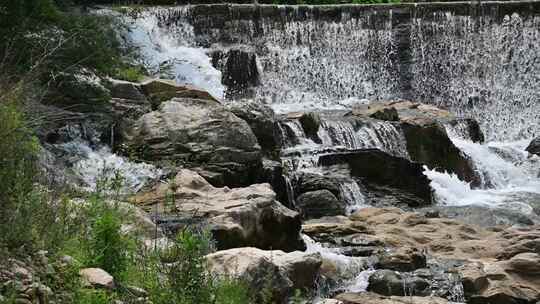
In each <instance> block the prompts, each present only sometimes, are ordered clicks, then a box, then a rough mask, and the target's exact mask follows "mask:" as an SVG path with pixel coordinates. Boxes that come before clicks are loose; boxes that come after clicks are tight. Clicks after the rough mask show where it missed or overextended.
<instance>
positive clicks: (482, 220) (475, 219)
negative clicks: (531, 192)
mask: <svg viewBox="0 0 540 304" xmlns="http://www.w3.org/2000/svg"><path fill="white" fill-rule="evenodd" d="M418 211H419V212H424V213H426V214H434V213H436V214H437V215H438V216H437V217H443V218H452V219H458V220H460V221H461V222H463V223H467V224H471V225H477V226H481V227H494V226H513V225H517V226H528V225H534V223H538V222H540V219H539V218H538V216H537V215H535V214H524V213H522V212H519V211H518V210H512V209H510V208H507V207H503V208H494V207H486V206H473V205H471V206H434V207H429V208H426V209H421V210H418Z"/></svg>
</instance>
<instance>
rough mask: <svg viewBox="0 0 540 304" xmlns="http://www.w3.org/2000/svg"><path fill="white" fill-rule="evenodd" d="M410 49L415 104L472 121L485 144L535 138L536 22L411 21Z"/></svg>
mask: <svg viewBox="0 0 540 304" xmlns="http://www.w3.org/2000/svg"><path fill="white" fill-rule="evenodd" d="M500 19H502V20H500ZM411 44H412V46H411V50H412V57H413V58H414V59H415V60H414V62H415V64H414V65H413V66H412V71H411V73H412V74H413V75H414V77H413V80H412V87H413V91H414V94H413V98H414V99H415V100H417V101H423V102H429V103H434V104H436V105H439V106H444V107H448V108H449V109H450V110H451V111H452V112H454V113H457V114H459V115H467V116H472V117H474V118H476V119H477V120H478V121H479V122H480V123H481V126H482V130H483V131H484V132H485V134H486V136H487V138H488V139H490V140H507V139H511V140H515V139H520V138H529V137H531V136H534V135H535V134H536V135H538V134H539V132H540V129H539V125H538V124H534V123H533V122H534V121H539V120H540V103H539V102H538V101H539V100H540V91H538V89H537V88H538V86H539V85H540V78H538V75H539V73H540V60H539V57H538V45H539V44H540V16H527V15H526V14H525V13H521V14H520V13H518V12H514V13H511V14H508V15H503V16H493V15H491V14H485V15H482V16H480V17H473V16H459V15H457V14H453V13H449V12H446V13H445V12H437V13H436V14H435V16H433V19H432V20H424V19H423V18H416V19H414V20H413V22H412V27H411Z"/></svg>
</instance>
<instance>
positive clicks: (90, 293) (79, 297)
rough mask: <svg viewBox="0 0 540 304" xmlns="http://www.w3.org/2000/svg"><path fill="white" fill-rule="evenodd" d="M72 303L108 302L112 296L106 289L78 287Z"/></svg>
mask: <svg viewBox="0 0 540 304" xmlns="http://www.w3.org/2000/svg"><path fill="white" fill-rule="evenodd" d="M74 300H75V303H74V304H110V303H112V297H111V296H110V295H108V294H107V292H106V291H102V290H93V289H80V290H78V291H77V293H76V294H75V297H74Z"/></svg>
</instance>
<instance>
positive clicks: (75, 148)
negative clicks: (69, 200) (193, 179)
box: [60, 140, 162, 193]
mask: <svg viewBox="0 0 540 304" xmlns="http://www.w3.org/2000/svg"><path fill="white" fill-rule="evenodd" d="M60 148H62V149H63V150H65V151H68V152H69V153H70V155H71V157H72V158H74V159H75V162H74V163H73V165H72V169H73V172H74V173H75V174H76V175H77V177H79V179H80V180H81V182H82V185H81V186H82V188H83V189H84V190H87V191H94V190H96V187H97V184H98V181H99V179H104V178H108V179H110V178H113V177H114V175H115V174H117V173H118V174H119V175H120V176H121V177H122V179H123V181H122V182H123V185H122V189H121V192H123V193H132V192H137V191H139V190H140V189H141V188H142V187H144V186H145V185H146V184H147V183H149V182H151V181H154V180H157V179H158V178H159V177H160V176H161V175H162V171H161V170H160V169H157V168H156V167H154V166H153V165H150V164H146V163H134V162H131V161H129V160H128V159H126V158H124V157H121V156H119V155H116V154H114V153H112V152H111V150H110V148H109V147H107V146H101V147H99V148H95V147H91V146H90V145H89V143H88V142H86V141H83V140H74V141H71V142H69V143H65V144H62V145H61V147H60Z"/></svg>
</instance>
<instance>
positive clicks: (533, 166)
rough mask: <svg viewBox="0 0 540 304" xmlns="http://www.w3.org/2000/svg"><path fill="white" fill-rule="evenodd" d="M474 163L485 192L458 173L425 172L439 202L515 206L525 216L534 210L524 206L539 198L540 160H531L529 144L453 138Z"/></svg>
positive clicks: (535, 157)
mask: <svg viewBox="0 0 540 304" xmlns="http://www.w3.org/2000/svg"><path fill="white" fill-rule="evenodd" d="M452 140H453V142H454V144H455V145H456V146H458V147H459V148H460V149H461V150H462V151H463V152H464V153H465V154H466V155H467V156H468V157H469V158H470V159H471V160H472V162H473V164H474V166H475V168H476V170H477V171H478V172H480V173H481V176H482V178H483V180H482V181H483V183H482V184H483V189H474V190H473V189H471V186H470V185H469V184H468V183H466V182H464V181H462V180H460V179H459V178H458V177H457V176H456V175H455V174H448V173H442V172H438V171H435V170H428V169H426V170H425V174H426V175H427V176H428V178H429V179H430V180H431V186H432V187H433V189H434V190H435V195H436V198H437V200H438V201H439V202H440V203H443V204H447V205H456V206H464V205H484V206H492V207H502V206H507V205H509V204H514V207H516V206H517V207H518V208H522V209H523V210H524V211H525V212H526V213H529V212H531V210H530V209H531V207H530V206H528V205H527V204H525V203H523V201H524V199H525V201H526V198H527V197H528V196H531V199H534V197H538V196H540V176H538V173H539V168H540V158H539V157H537V156H532V157H528V156H527V152H525V150H524V149H525V146H526V144H527V141H517V142H505V143H501V142H490V143H486V144H479V143H473V142H471V141H468V140H463V139H460V138H453V139H452Z"/></svg>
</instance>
